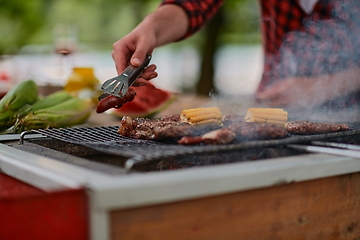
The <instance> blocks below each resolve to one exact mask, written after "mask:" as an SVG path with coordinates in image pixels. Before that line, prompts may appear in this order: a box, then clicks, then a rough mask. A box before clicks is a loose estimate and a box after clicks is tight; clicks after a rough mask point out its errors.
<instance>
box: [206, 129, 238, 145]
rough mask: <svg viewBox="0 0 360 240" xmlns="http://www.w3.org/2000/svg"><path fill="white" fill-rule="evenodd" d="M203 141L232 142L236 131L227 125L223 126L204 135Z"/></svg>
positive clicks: (214, 143) (215, 142)
mask: <svg viewBox="0 0 360 240" xmlns="http://www.w3.org/2000/svg"><path fill="white" fill-rule="evenodd" d="M201 138H202V141H203V142H204V143H207V144H212V145H218V144H228V143H231V142H232V141H233V140H234V138H235V133H234V132H233V131H231V130H230V129H229V128H227V127H223V128H220V129H217V130H214V131H211V132H208V133H205V134H204V135H202V137H201Z"/></svg>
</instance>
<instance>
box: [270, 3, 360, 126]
mask: <svg viewBox="0 0 360 240" xmlns="http://www.w3.org/2000/svg"><path fill="white" fill-rule="evenodd" d="M329 3H330V4H332V5H333V10H332V17H331V18H330V19H325V20H314V19H313V18H311V17H309V18H307V19H305V20H304V22H303V26H304V29H303V30H302V31H292V32H289V33H287V34H286V35H285V36H284V40H283V43H282V46H281V48H280V52H279V55H278V58H277V59H271V63H270V64H272V67H273V70H272V71H269V72H265V73H264V75H265V77H268V78H269V79H270V84H271V82H275V81H279V80H284V79H288V78H303V79H305V77H309V78H310V77H312V78H314V77H319V81H318V82H317V83H316V84H315V85H313V86H312V87H313V88H316V90H317V93H318V94H317V99H316V100H317V102H319V100H320V99H327V98H326V97H325V96H326V95H329V94H330V95H331V96H334V98H333V99H331V100H328V99H327V102H326V103H323V104H322V105H320V106H317V107H316V108H315V109H313V110H315V111H320V110H321V111H322V113H326V112H327V111H338V110H342V109H349V110H350V112H351V110H354V109H357V108H359V106H360V81H359V80H358V81H353V82H352V83H349V82H347V84H350V86H351V89H352V91H350V92H347V93H346V94H344V92H343V90H344V89H343V88H344V82H343V80H345V79H336V81H337V82H334V83H333V85H332V88H331V89H327V88H325V86H324V85H323V84H326V83H327V82H326V81H324V80H326V79H324V76H327V75H328V76H329V75H334V74H337V73H339V72H346V71H347V70H348V69H353V68H359V64H360V18H359V13H360V1H358V0H329ZM346 77H347V76H346V75H344V78H346ZM353 77H357V78H358V79H359V78H360V76H359V75H358V76H353ZM321 79H322V80H321ZM325 89H327V90H326V91H327V92H325ZM306 98H307V93H306V92H305V93H303V100H304V101H303V103H304V104H303V106H302V107H303V108H305V109H306V107H307V106H309V105H311V102H310V103H309V101H311V99H306ZM305 100H308V101H305ZM290 110H292V109H290ZM294 111H296V110H295V109H294ZM352 115H353V114H352ZM354 117H355V118H357V120H359V115H357V116H354Z"/></svg>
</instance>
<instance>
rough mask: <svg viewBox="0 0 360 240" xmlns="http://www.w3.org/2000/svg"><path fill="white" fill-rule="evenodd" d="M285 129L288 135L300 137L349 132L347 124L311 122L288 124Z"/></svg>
mask: <svg viewBox="0 0 360 240" xmlns="http://www.w3.org/2000/svg"><path fill="white" fill-rule="evenodd" d="M285 128H286V131H287V132H288V133H290V134H298V135H304V134H320V133H330V132H338V131H345V130H349V126H348V125H347V124H336V123H317V122H310V121H293V122H287V123H286V125H285Z"/></svg>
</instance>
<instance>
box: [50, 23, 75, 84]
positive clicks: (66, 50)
mask: <svg viewBox="0 0 360 240" xmlns="http://www.w3.org/2000/svg"><path fill="white" fill-rule="evenodd" d="M53 36H54V51H55V53H57V54H60V64H59V66H60V68H59V75H60V78H62V79H64V78H65V77H66V76H67V74H68V73H69V71H70V70H71V68H72V61H73V59H72V58H71V57H70V56H72V54H73V53H74V52H75V50H76V48H77V29H76V27H75V26H74V25H68V24H57V25H56V26H55V27H54V32H53Z"/></svg>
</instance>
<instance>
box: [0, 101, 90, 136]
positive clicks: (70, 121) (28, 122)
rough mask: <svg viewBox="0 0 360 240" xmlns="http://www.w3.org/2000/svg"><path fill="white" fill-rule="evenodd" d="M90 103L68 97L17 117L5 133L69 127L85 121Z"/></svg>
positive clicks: (88, 113)
mask: <svg viewBox="0 0 360 240" xmlns="http://www.w3.org/2000/svg"><path fill="white" fill-rule="evenodd" d="M91 111H92V109H91V104H89V102H88V101H86V100H81V99H78V98H74V97H72V98H70V99H68V100H66V101H64V102H62V103H59V104H56V105H54V106H52V107H48V108H43V109H39V110H37V111H34V112H33V113H30V114H29V115H27V116H25V117H23V118H19V119H18V121H17V122H16V123H15V125H14V126H12V127H11V128H9V129H7V131H6V132H5V133H21V132H22V131H27V130H32V129H47V128H61V127H70V126H74V125H78V124H82V123H84V122H86V120H87V119H88V118H89V116H90V114H91Z"/></svg>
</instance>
